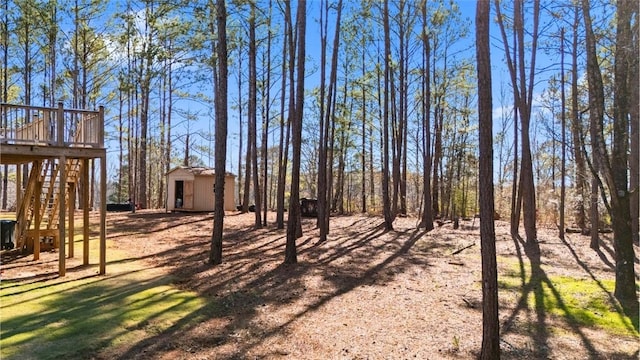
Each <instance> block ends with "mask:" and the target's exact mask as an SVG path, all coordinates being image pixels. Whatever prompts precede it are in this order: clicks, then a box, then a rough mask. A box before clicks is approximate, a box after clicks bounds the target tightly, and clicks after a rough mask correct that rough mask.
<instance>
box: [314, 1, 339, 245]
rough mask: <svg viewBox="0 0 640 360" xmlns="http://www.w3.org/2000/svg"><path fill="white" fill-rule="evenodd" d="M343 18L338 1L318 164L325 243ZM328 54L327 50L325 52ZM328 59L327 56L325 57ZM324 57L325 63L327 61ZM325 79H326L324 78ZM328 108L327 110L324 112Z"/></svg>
mask: <svg viewBox="0 0 640 360" xmlns="http://www.w3.org/2000/svg"><path fill="white" fill-rule="evenodd" d="M326 6H327V8H325V15H326V16H327V19H326V22H325V24H324V29H323V31H324V42H323V46H324V47H325V48H326V26H327V24H328V22H329V19H328V17H329V12H328V4H327V5H326ZM341 16H342V0H339V1H338V8H337V14H336V25H335V33H334V37H333V53H332V55H331V68H330V75H329V89H328V91H327V93H328V94H327V99H326V104H325V103H321V104H320V107H321V113H322V114H323V115H324V118H323V120H321V125H320V131H321V134H320V139H321V144H320V149H321V150H320V151H321V153H320V154H319V163H318V225H319V229H320V239H319V241H320V242H323V241H325V240H326V239H327V235H328V234H329V214H330V211H329V203H330V199H331V193H332V186H331V185H332V182H333V175H332V169H333V156H332V155H331V154H330V151H332V149H333V147H332V146H330V142H331V141H332V139H333V136H332V134H333V131H330V130H332V129H333V126H332V124H333V121H332V119H333V118H334V117H335V106H334V104H335V94H336V87H337V73H338V52H339V46H340V22H341ZM324 51H325V52H326V50H324ZM323 54H324V52H323ZM324 56H325V57H326V55H324ZM325 57H323V63H324V60H325ZM323 79H324V77H323ZM321 84H324V80H321ZM323 89H324V86H323V85H321V90H320V91H321V98H322V97H323V92H324V90H323ZM325 106H326V110H324V111H323V110H322V108H324V107H325Z"/></svg>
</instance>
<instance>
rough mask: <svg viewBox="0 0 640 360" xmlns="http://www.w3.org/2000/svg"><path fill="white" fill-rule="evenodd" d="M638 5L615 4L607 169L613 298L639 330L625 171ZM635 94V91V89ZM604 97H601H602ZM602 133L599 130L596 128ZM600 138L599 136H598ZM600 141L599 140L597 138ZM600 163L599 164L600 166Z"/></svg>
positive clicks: (629, 1)
mask: <svg viewBox="0 0 640 360" xmlns="http://www.w3.org/2000/svg"><path fill="white" fill-rule="evenodd" d="M637 18H638V3H637V2H636V1H634V0H619V1H618V2H617V11H616V20H617V24H616V25H617V33H616V51H615V70H614V71H615V80H614V105H615V106H614V110H613V150H612V154H611V160H612V161H611V166H610V168H609V167H606V163H605V169H604V170H606V172H607V173H605V176H604V178H605V179H606V180H607V185H608V188H609V193H610V195H611V221H612V225H613V235H614V236H613V245H614V249H615V253H616V287H615V291H614V294H615V296H616V298H618V300H620V301H621V302H622V303H623V305H625V307H626V308H627V309H628V310H631V311H632V313H631V314H630V317H632V319H636V322H635V323H634V324H635V326H636V328H637V326H638V295H637V292H636V284H635V279H636V277H635V269H634V261H635V254H634V250H633V237H632V235H631V232H632V226H631V211H630V202H629V200H630V194H629V190H628V183H627V181H628V178H627V169H628V161H629V155H628V150H629V113H630V108H631V107H632V106H635V107H638V103H635V104H633V105H632V104H631V102H630V100H631V91H632V89H631V87H630V85H631V84H632V82H631V81H630V79H629V77H630V76H629V75H630V74H631V76H632V77H636V78H637V77H638V74H637V73H631V72H630V70H633V69H634V67H635V68H637V65H632V63H635V64H637V63H638V58H637V57H636V58H634V57H633V51H632V47H633V46H634V45H633V42H636V43H637V41H638V39H637V38H635V39H634V38H633V37H632V30H631V21H632V20H631V19H635V20H636V21H637ZM636 26H637V24H636ZM636 91H637V89H636ZM603 95H604V94H603ZM598 129H599V130H602V126H600V127H599V128H598ZM599 135H602V132H600V133H599ZM600 139H601V140H602V138H600ZM598 144H599V146H600V149H599V150H600V153H599V156H603V155H605V153H604V152H603V151H602V150H603V149H604V148H605V147H604V142H603V141H598ZM601 163H602V162H601Z"/></svg>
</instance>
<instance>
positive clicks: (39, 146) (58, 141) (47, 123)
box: [0, 103, 107, 276]
mask: <svg viewBox="0 0 640 360" xmlns="http://www.w3.org/2000/svg"><path fill="white" fill-rule="evenodd" d="M92 159H98V160H99V162H100V204H101V205H100V208H99V209H100V274H104V273H105V263H106V255H105V252H106V225H105V224H106V177H107V171H106V149H105V147H104V109H103V108H102V107H100V109H99V110H97V111H88V110H78V109H65V108H64V107H63V105H62V103H60V104H58V107H55V108H48V107H40V106H26V105H15V104H6V103H0V164H9V165H17V166H16V168H15V169H16V188H17V189H18V190H17V196H16V203H17V212H16V221H17V225H16V235H15V236H16V244H17V245H18V249H17V250H16V251H26V252H29V253H33V255H34V260H38V259H39V253H40V243H41V240H42V239H45V238H49V239H51V238H53V243H54V246H55V247H56V248H58V251H59V253H60V257H59V275H60V276H64V275H65V273H66V269H65V259H66V256H67V254H68V255H69V257H73V256H74V248H73V246H74V242H75V241H74V240H73V239H74V238H73V236H74V234H73V227H74V215H73V214H74V209H75V205H76V200H75V199H76V198H75V195H76V192H77V190H78V188H77V184H78V182H79V181H80V182H82V183H84V184H88V183H89V182H90V181H91V180H90V178H89V161H90V160H92ZM23 165H27V168H28V172H27V173H26V174H22V172H23V171H22V168H23ZM23 176H24V177H27V179H28V181H27V187H26V188H23V187H22V179H23ZM88 188H89V187H88V186H84V187H83V189H82V190H83V194H82V195H83V196H82V198H83V199H84V201H83V203H82V204H81V205H82V206H81V207H82V208H83V209H84V214H83V218H84V220H85V221H84V229H83V237H84V241H83V245H84V246H83V247H84V249H83V258H84V264H85V265H88V264H89V226H90V224H89V221H88V220H89V207H90V206H89V203H88V198H89V192H88ZM67 214H68V218H67ZM42 220H46V221H42ZM66 235H68V237H69V239H68V240H67V239H66ZM67 245H68V246H69V249H68V253H67V251H66V250H67V249H66V246H67Z"/></svg>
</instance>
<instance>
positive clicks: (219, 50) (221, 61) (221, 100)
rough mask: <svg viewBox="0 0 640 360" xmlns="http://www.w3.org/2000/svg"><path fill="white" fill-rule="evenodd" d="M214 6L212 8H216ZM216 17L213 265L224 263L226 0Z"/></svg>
mask: <svg viewBox="0 0 640 360" xmlns="http://www.w3.org/2000/svg"><path fill="white" fill-rule="evenodd" d="M211 10H212V11H213V9H211ZM212 15H213V14H212ZM212 17H213V16H212ZM215 17H216V25H217V34H218V43H217V46H216V55H217V62H215V63H216V65H217V67H218V72H217V74H214V81H215V84H214V85H215V95H216V96H215V112H216V120H215V129H216V135H215V137H216V145H215V151H216V155H217V156H216V160H215V178H216V180H215V181H216V186H215V187H214V193H215V213H214V216H213V234H212V235H211V253H210V254H209V262H210V263H211V264H213V265H217V264H220V263H222V230H223V226H224V188H225V186H224V180H225V174H226V154H227V10H226V6H225V0H217V3H216V13H215ZM211 27H213V24H211ZM212 30H213V29H212ZM213 33H214V32H213V31H212V34H213ZM216 65H214V66H216Z"/></svg>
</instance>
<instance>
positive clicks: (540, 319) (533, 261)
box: [502, 235, 622, 359]
mask: <svg viewBox="0 0 640 360" xmlns="http://www.w3.org/2000/svg"><path fill="white" fill-rule="evenodd" d="M512 237H513V241H514V245H515V247H516V252H517V256H518V261H519V267H520V274H519V275H520V276H519V277H520V280H521V282H522V284H521V285H522V288H521V294H520V298H519V300H518V302H517V304H516V306H515V308H514V309H513V311H512V313H511V314H510V315H509V316H508V318H507V319H506V320H505V321H504V322H503V325H502V334H508V333H510V332H520V333H523V334H524V335H528V336H529V337H530V338H531V339H532V340H533V343H534V349H532V350H529V349H518V348H514V347H513V346H511V345H509V347H510V349H506V350H507V351H505V352H504V353H505V354H504V355H507V356H509V355H510V354H511V355H514V357H518V356H521V355H522V354H524V353H527V352H528V351H531V352H532V354H530V355H531V356H532V357H534V358H541V359H546V358H549V357H550V355H551V353H550V348H549V343H548V342H549V336H550V333H549V325H548V324H547V316H548V314H547V311H546V309H545V302H548V301H555V302H556V303H557V306H558V308H559V309H560V310H562V312H563V314H564V316H563V319H564V321H565V323H566V324H567V325H568V327H569V328H570V330H571V332H573V333H574V334H576V335H578V337H579V338H580V340H581V342H582V345H583V346H584V348H585V349H586V350H587V354H588V357H589V359H601V358H606V357H608V356H610V355H611V354H602V353H601V352H599V351H598V350H597V349H596V348H595V346H594V344H593V342H592V341H591V340H590V339H589V337H588V336H587V335H586V334H585V333H584V331H583V330H582V329H581V326H582V324H581V323H580V321H579V320H578V319H577V318H576V316H575V315H574V310H572V309H571V308H570V307H569V306H568V305H567V304H566V301H565V300H564V299H563V297H562V294H561V293H560V292H559V291H558V289H557V288H556V286H555V285H554V283H553V282H552V281H551V280H550V279H549V277H548V275H547V273H546V272H545V270H544V269H543V268H542V260H541V250H540V244H539V243H538V242H537V241H527V242H525V241H524V240H523V239H522V238H521V237H520V236H519V235H514V236H512ZM564 243H565V245H566V246H567V247H568V248H569V250H570V252H571V253H572V254H573V256H574V258H575V259H576V260H577V261H578V264H579V265H580V266H581V267H582V268H583V269H584V270H585V271H586V272H587V273H588V274H590V276H591V277H592V279H594V280H595V281H596V282H597V283H598V285H599V286H600V288H601V289H602V290H603V291H604V292H606V293H607V294H608V296H609V297H610V298H612V295H611V294H610V293H609V292H608V291H607V290H606V289H605V288H604V286H603V285H602V283H601V282H599V281H598V280H597V279H596V277H595V276H594V275H593V273H591V272H590V270H589V269H588V267H587V266H586V265H585V264H584V262H582V261H580V259H579V258H578V256H577V254H576V253H575V251H573V248H571V246H570V245H569V244H568V243H567V242H566V241H565V242H564ZM521 249H524V255H526V257H527V259H528V260H529V264H530V267H531V274H530V277H529V279H528V281H526V270H525V265H524V259H523V256H522V255H523V254H522V250H521ZM545 287H546V288H547V289H548V290H549V292H550V295H548V294H545V290H544V288H545ZM531 294H533V312H534V314H531V313H530V312H531V310H530V304H529V297H530V295H531ZM613 303H615V301H613ZM620 310H621V309H620ZM521 313H524V316H525V317H526V318H527V319H528V320H530V321H531V323H532V326H531V327H527V326H523V324H516V323H517V322H519V320H518V316H519V315H520V314H521ZM621 316H622V315H621Z"/></svg>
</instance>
